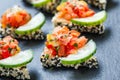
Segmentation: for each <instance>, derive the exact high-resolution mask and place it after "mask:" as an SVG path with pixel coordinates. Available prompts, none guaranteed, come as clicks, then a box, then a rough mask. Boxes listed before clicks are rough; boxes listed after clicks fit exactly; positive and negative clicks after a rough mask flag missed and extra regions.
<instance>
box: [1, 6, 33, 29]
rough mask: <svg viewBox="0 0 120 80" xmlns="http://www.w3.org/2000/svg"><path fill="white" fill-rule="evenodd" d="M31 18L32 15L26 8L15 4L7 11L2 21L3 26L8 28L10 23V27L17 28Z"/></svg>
mask: <svg viewBox="0 0 120 80" xmlns="http://www.w3.org/2000/svg"><path fill="white" fill-rule="evenodd" d="M30 19H31V16H30V14H29V13H28V12H27V11H26V10H24V9H22V8H20V7H18V6H14V7H13V8H11V9H8V10H7V11H5V13H4V14H3V15H2V18H1V21H0V22H1V24H2V27H3V28H6V27H7V26H8V25H9V27H13V28H17V27H19V26H21V25H24V24H26V23H27V22H28V21H29V20H30Z"/></svg>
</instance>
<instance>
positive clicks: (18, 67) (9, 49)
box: [0, 36, 33, 80]
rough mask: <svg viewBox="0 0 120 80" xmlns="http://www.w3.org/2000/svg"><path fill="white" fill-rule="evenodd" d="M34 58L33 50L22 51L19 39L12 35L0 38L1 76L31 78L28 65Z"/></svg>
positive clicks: (22, 79) (20, 79)
mask: <svg viewBox="0 0 120 80" xmlns="http://www.w3.org/2000/svg"><path fill="white" fill-rule="evenodd" d="M32 59H33V54H32V50H25V51H20V47H19V45H18V41H17V40H16V39H13V38H12V37H10V36H6V37H4V38H2V39H0V76H3V77H13V78H15V79H19V80H25V79H30V75H29V71H28V69H27V68H26V65H27V64H28V63H30V62H31V61H32Z"/></svg>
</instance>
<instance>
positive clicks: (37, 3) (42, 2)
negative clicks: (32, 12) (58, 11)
mask: <svg viewBox="0 0 120 80" xmlns="http://www.w3.org/2000/svg"><path fill="white" fill-rule="evenodd" d="M49 2H51V0H35V1H32V2H31V4H32V5H33V6H34V7H38V8H39V7H42V6H44V5H46V4H47V3H49Z"/></svg>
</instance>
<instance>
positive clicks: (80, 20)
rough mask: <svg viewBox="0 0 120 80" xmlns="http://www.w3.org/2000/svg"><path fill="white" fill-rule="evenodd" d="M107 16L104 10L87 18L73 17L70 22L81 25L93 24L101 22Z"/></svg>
mask: <svg viewBox="0 0 120 80" xmlns="http://www.w3.org/2000/svg"><path fill="white" fill-rule="evenodd" d="M106 18H107V13H106V11H100V12H98V13H96V14H95V15H93V16H91V17H87V18H74V19H72V20H71V22H72V23H75V24H78V25H82V26H88V27H89V26H94V25H99V24H102V23H103V22H104V21H105V20H106Z"/></svg>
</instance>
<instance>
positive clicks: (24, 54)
mask: <svg viewBox="0 0 120 80" xmlns="http://www.w3.org/2000/svg"><path fill="white" fill-rule="evenodd" d="M32 53H33V52H32V50H25V51H21V52H20V53H18V54H16V55H15V56H12V57H8V58H6V59H2V60H0V66H1V67H7V68H13V67H20V66H23V65H26V64H27V63H29V62H31V61H32V59H33V54H32Z"/></svg>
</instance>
